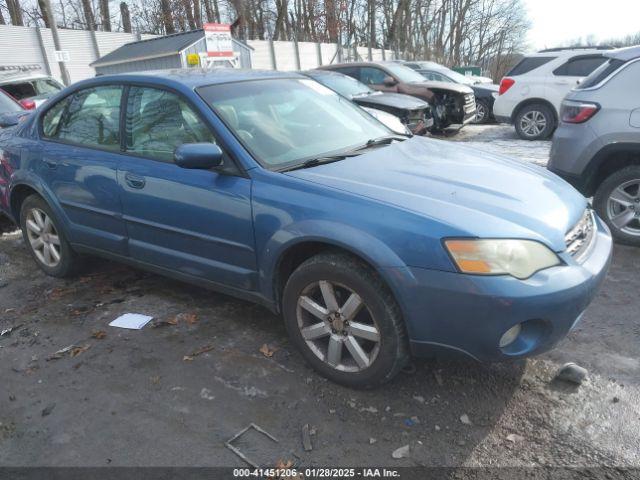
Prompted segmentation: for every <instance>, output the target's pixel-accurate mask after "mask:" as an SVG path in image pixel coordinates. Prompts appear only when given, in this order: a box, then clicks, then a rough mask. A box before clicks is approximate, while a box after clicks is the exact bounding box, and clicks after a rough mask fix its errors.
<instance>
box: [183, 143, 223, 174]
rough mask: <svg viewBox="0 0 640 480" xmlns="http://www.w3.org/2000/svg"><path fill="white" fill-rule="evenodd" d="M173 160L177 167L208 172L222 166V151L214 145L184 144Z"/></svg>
mask: <svg viewBox="0 0 640 480" xmlns="http://www.w3.org/2000/svg"><path fill="white" fill-rule="evenodd" d="M173 158H174V161H175V162H176V165H178V166H179V167H182V168H191V169H201V170H209V169H210V168H215V167H219V166H220V165H222V150H220V147H218V146H217V145H216V144H215V143H185V144H183V145H180V146H179V147H178V148H176V151H175V153H174V154H173Z"/></svg>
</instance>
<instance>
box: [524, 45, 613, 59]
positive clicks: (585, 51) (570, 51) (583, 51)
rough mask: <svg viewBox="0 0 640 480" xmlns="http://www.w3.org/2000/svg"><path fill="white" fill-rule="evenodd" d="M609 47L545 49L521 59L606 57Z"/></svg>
mask: <svg viewBox="0 0 640 480" xmlns="http://www.w3.org/2000/svg"><path fill="white" fill-rule="evenodd" d="M610 51H611V47H574V48H571V47H567V48H561V47H559V48H547V49H545V50H540V51H539V52H533V53H527V54H525V55H524V56H523V58H529V57H573V56H575V55H592V54H594V53H596V54H600V55H607V53H608V52H610Z"/></svg>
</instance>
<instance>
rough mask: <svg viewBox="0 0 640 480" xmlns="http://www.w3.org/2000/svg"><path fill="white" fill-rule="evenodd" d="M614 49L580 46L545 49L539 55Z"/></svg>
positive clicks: (600, 46) (605, 46) (598, 46)
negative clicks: (567, 51) (565, 51)
mask: <svg viewBox="0 0 640 480" xmlns="http://www.w3.org/2000/svg"><path fill="white" fill-rule="evenodd" d="M613 48H614V47H612V46H609V45H594V46H591V47H589V46H580V47H556V48H545V49H544V50H540V51H539V52H538V53H547V52H561V51H563V50H613Z"/></svg>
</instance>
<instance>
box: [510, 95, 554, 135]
mask: <svg viewBox="0 0 640 480" xmlns="http://www.w3.org/2000/svg"><path fill="white" fill-rule="evenodd" d="M555 121H556V120H555V116H554V115H553V111H552V110H551V108H549V107H548V106H547V105H544V104H542V103H532V104H530V105H526V106H524V107H523V108H521V109H520V110H519V111H518V114H517V115H516V121H515V124H516V132H517V133H518V136H519V137H520V138H522V139H523V140H545V139H547V138H549V137H550V136H551V134H552V133H553V131H554V130H555Z"/></svg>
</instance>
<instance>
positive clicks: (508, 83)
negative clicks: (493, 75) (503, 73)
mask: <svg viewBox="0 0 640 480" xmlns="http://www.w3.org/2000/svg"><path fill="white" fill-rule="evenodd" d="M514 83H516V81H515V80H514V79H513V78H509V77H504V78H503V79H502V80H501V81H500V90H498V95H504V94H505V93H506V92H507V90H509V89H510V88H511V87H513V84H514Z"/></svg>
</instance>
